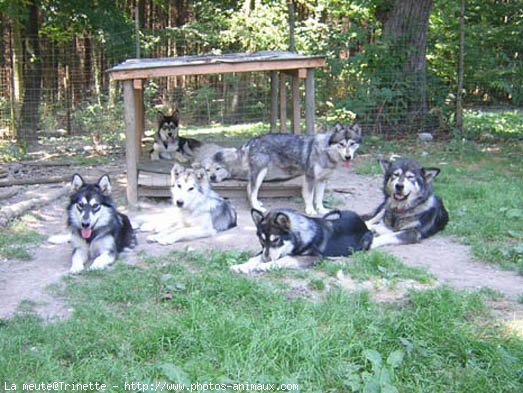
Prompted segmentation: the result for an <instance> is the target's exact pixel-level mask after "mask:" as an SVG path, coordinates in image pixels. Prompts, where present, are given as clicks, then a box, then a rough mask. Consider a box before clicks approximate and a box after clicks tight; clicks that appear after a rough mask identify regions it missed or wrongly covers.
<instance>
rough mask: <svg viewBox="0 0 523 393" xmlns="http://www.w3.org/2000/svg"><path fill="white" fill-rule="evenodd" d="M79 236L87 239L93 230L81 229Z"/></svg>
mask: <svg viewBox="0 0 523 393" xmlns="http://www.w3.org/2000/svg"><path fill="white" fill-rule="evenodd" d="M80 234H81V235H82V237H83V238H84V239H89V238H90V237H91V235H92V234H93V230H92V229H91V228H82V230H81V231H80Z"/></svg>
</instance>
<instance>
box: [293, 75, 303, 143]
mask: <svg viewBox="0 0 523 393" xmlns="http://www.w3.org/2000/svg"><path fill="white" fill-rule="evenodd" d="M291 80H292V84H291V86H292V88H291V91H292V92H291V94H292V118H291V119H292V132H293V133H295V134H299V133H300V132H301V130H300V123H301V115H300V77H299V75H298V71H296V72H294V74H293V75H292V79H291Z"/></svg>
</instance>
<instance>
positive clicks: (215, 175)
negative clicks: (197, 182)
mask: <svg viewBox="0 0 523 393" xmlns="http://www.w3.org/2000/svg"><path fill="white" fill-rule="evenodd" d="M247 150H248V147H247V146H246V145H244V146H242V147H240V148H238V149H237V148H234V147H224V148H221V149H219V150H218V151H216V152H215V153H214V154H212V155H210V156H209V157H207V158H204V159H203V160H202V161H201V167H202V168H204V169H205V171H206V172H207V176H208V177H209V180H210V181H211V182H212V183H220V182H222V181H224V180H228V179H233V180H242V181H247V180H249V167H248V165H247ZM298 176H300V174H299V173H298V174H290V173H288V172H285V171H282V170H280V169H279V168H278V167H274V165H271V164H270V163H269V167H268V169H267V174H266V175H265V178H264V179H263V180H264V181H269V182H270V181H284V180H289V179H292V178H295V177H298Z"/></svg>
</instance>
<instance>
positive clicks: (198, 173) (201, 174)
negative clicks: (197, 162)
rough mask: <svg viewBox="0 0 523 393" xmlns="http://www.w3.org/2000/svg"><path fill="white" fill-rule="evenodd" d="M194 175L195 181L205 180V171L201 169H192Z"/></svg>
mask: <svg viewBox="0 0 523 393" xmlns="http://www.w3.org/2000/svg"><path fill="white" fill-rule="evenodd" d="M194 175H195V176H196V179H198V181H202V180H206V179H207V172H205V169H203V168H202V167H199V168H196V169H194Z"/></svg>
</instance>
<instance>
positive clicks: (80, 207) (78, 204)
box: [76, 202, 84, 211]
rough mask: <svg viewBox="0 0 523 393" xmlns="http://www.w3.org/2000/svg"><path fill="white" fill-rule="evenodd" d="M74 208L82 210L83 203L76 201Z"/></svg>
mask: <svg viewBox="0 0 523 393" xmlns="http://www.w3.org/2000/svg"><path fill="white" fill-rule="evenodd" d="M76 208H77V209H78V210H80V211H82V210H84V204H83V203H82V202H78V203H77V204H76Z"/></svg>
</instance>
